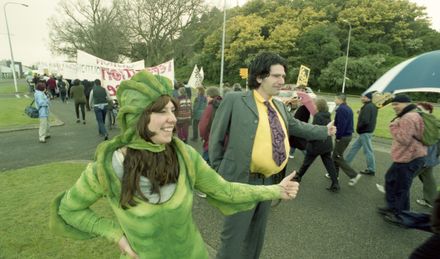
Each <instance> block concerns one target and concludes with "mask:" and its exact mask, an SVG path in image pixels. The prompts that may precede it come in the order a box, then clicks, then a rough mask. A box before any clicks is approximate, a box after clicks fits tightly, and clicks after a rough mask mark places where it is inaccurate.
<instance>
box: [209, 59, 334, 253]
mask: <svg viewBox="0 0 440 259" xmlns="http://www.w3.org/2000/svg"><path fill="white" fill-rule="evenodd" d="M249 71H250V74H249V83H248V85H249V88H250V89H252V90H251V91H247V92H230V93H228V94H226V95H224V98H223V100H222V102H221V104H220V106H219V107H218V109H217V111H216V113H215V117H214V120H213V122H212V126H211V134H210V137H209V147H208V150H209V160H210V162H211V166H212V167H213V168H214V169H215V170H216V171H218V172H219V174H221V175H222V176H223V178H224V179H226V180H227V181H233V182H240V183H246V184H251V185H258V186H264V185H270V184H272V183H273V182H274V178H275V177H276V175H277V174H278V173H279V172H280V171H282V170H283V169H284V167H285V166H286V164H287V162H288V152H289V140H288V136H289V135H297V136H300V137H304V138H306V139H309V140H312V139H321V140H324V139H326V138H327V136H328V135H330V134H334V131H335V128H334V127H333V126H332V125H331V124H330V125H328V127H325V126H317V125H312V124H306V123H302V122H300V121H298V120H296V119H294V118H293V117H292V116H291V115H290V113H289V112H288V110H287V107H286V106H285V105H284V104H283V103H282V102H281V101H278V100H275V99H273V98H272V97H273V96H275V95H277V94H278V93H279V91H280V89H281V87H282V86H283V85H284V80H285V77H286V71H287V61H286V60H285V59H284V58H282V57H280V56H279V55H277V54H275V53H271V52H263V53H259V54H258V55H257V56H256V57H255V59H254V60H253V61H252V63H251V65H250V69H249ZM226 139H227V141H226ZM268 154H269V155H268ZM270 205H271V202H270V201H264V202H259V203H258V204H257V206H256V207H255V208H253V209H250V210H247V211H244V212H239V213H236V214H234V215H231V216H227V217H226V218H225V221H224V225H223V230H222V232H221V244H220V248H219V250H218V253H217V258H259V256H260V253H261V250H262V248H263V244H264V234H265V229H266V224H267V219H268V216H269V211H270Z"/></svg>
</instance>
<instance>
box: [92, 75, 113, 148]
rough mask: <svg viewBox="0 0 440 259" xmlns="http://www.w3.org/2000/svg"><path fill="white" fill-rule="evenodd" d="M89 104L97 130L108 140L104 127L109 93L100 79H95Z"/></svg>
mask: <svg viewBox="0 0 440 259" xmlns="http://www.w3.org/2000/svg"><path fill="white" fill-rule="evenodd" d="M89 99H90V100H89V106H90V107H93V111H94V112H95V117H96V122H97V123H98V132H99V135H100V136H101V137H104V140H108V133H107V129H106V128H105V117H106V115H107V109H108V101H109V100H110V95H109V93H108V92H107V90H106V89H105V88H104V87H102V86H101V80H99V79H96V80H95V81H94V85H93V88H92V90H91V91H90V96H89Z"/></svg>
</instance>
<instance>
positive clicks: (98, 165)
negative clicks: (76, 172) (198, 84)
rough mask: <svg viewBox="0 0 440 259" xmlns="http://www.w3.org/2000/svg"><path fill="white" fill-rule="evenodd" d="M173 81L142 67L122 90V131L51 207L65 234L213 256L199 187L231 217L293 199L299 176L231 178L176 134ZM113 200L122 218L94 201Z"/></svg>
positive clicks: (159, 254) (140, 249) (148, 252)
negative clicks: (195, 214) (269, 181)
mask: <svg viewBox="0 0 440 259" xmlns="http://www.w3.org/2000/svg"><path fill="white" fill-rule="evenodd" d="M172 90H173V88H172V86H171V84H170V81H169V80H168V79H166V78H164V77H161V76H157V75H152V74H151V73H149V72H145V71H142V72H140V73H138V74H136V75H135V76H133V77H132V79H130V80H127V81H123V82H122V83H121V85H120V87H119V89H118V91H117V99H118V102H119V104H120V110H119V113H118V120H119V125H120V126H121V134H120V135H118V136H116V137H115V138H114V139H112V140H111V141H106V142H103V143H102V144H100V145H99V146H98V148H97V150H96V154H95V161H94V162H93V163H90V164H89V165H88V166H87V168H86V169H85V171H84V172H83V173H82V174H81V176H80V178H79V179H78V181H77V182H76V183H75V184H74V186H73V187H72V188H70V189H69V190H68V191H66V192H63V193H61V194H60V195H58V196H57V198H56V199H55V200H54V201H53V203H52V207H51V216H50V227H51V229H52V231H54V232H55V233H57V234H60V235H63V236H65V237H70V238H75V239H90V238H93V237H96V236H103V237H105V238H107V239H109V240H110V241H112V242H115V243H118V245H119V248H120V249H121V251H122V255H121V258H124V257H130V258H160V259H162V258H195V259H200V258H208V252H207V250H206V247H205V244H204V242H203V240H202V237H201V235H200V233H199V231H198V230H197V227H196V226H195V223H194V221H193V218H192V202H193V194H194V191H195V190H199V191H201V192H203V193H206V194H207V199H208V202H209V203H210V204H211V205H213V206H215V207H217V208H218V209H220V211H221V212H222V213H223V214H225V215H230V214H233V213H236V212H239V211H243V210H249V209H251V208H252V207H253V206H255V204H256V203H257V202H259V201H263V200H272V199H280V198H281V199H285V200H288V199H293V198H295V197H296V194H297V192H298V183H297V182H292V181H290V180H291V179H292V177H293V176H294V174H291V175H289V176H287V177H286V178H284V179H283V181H282V182H281V183H280V184H278V185H271V186H253V185H247V184H241V183H230V182H227V181H225V180H224V179H223V178H222V177H221V176H219V175H218V174H217V173H216V172H215V171H214V170H213V169H211V168H210V167H209V165H208V164H206V162H205V161H204V159H203V158H202V157H201V156H200V154H199V153H198V152H197V151H196V150H194V149H193V148H192V147H191V146H189V145H186V144H185V143H183V142H182V141H180V140H179V139H178V138H176V137H174V136H173V132H174V130H175V126H176V117H175V115H174V113H175V110H176V101H175V100H174V99H173V98H172V97H170V96H171V95H172ZM103 197H104V198H106V199H107V200H108V202H109V204H110V206H111V208H112V210H113V212H114V213H115V215H116V218H117V221H114V220H110V219H107V218H104V217H100V216H98V215H97V214H96V213H94V212H93V211H92V210H91V209H90V206H91V205H93V204H94V203H95V202H96V201H97V200H98V199H100V198H103Z"/></svg>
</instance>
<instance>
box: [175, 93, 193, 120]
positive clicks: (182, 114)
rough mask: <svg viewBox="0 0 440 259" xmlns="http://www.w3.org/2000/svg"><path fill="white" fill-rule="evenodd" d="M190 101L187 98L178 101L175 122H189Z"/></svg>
mask: <svg viewBox="0 0 440 259" xmlns="http://www.w3.org/2000/svg"><path fill="white" fill-rule="evenodd" d="M191 113H192V109H191V100H190V99H188V98H185V99H183V98H182V99H179V107H178V109H177V114H176V117H177V120H179V121H182V120H191Z"/></svg>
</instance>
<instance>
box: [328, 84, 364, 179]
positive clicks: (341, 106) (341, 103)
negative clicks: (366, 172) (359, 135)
mask: <svg viewBox="0 0 440 259" xmlns="http://www.w3.org/2000/svg"><path fill="white" fill-rule="evenodd" d="M335 103H336V105H337V106H338V108H337V109H336V115H335V126H336V128H337V129H338V131H337V132H336V139H335V147H334V149H333V155H332V158H333V161H334V163H335V168H336V176H337V177H338V176H339V168H341V169H342V171H343V172H344V173H345V174H346V175H347V176H348V177H349V178H350V180H349V181H348V185H350V186H354V185H356V184H357V182H358V181H359V179H360V178H361V176H362V175H361V174H359V173H357V172H356V171H355V170H354V169H353V168H352V167H351V166H350V165H349V164H348V163H347V161H345V159H344V152H345V150H346V149H347V147H348V145H349V144H350V141H351V138H352V134H353V111H352V110H351V108H350V106H348V105H347V96H346V95H345V94H344V93H340V94H338V95H336V98H335ZM326 176H327V177H328V178H330V175H329V174H326Z"/></svg>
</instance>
